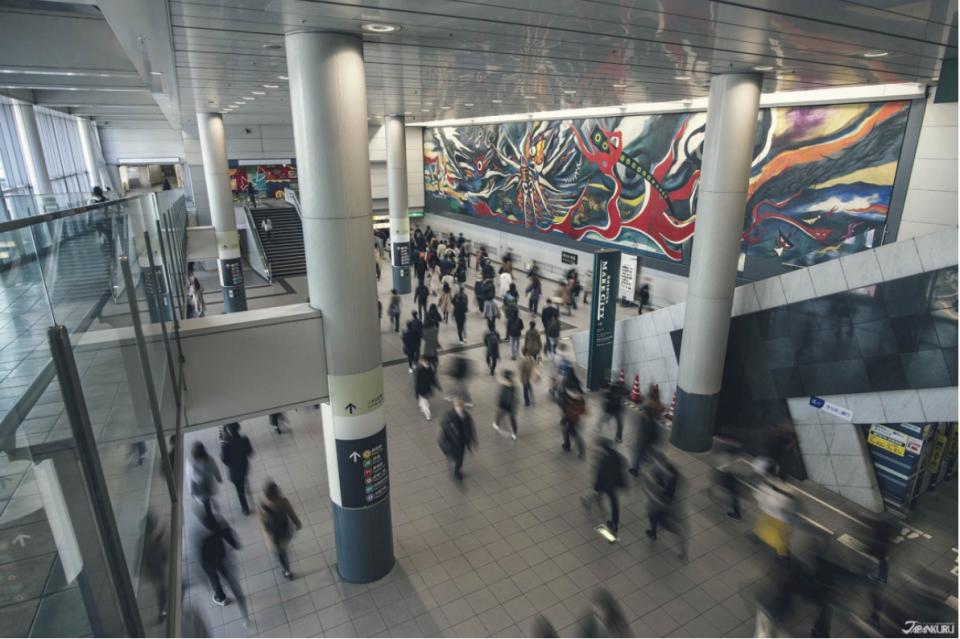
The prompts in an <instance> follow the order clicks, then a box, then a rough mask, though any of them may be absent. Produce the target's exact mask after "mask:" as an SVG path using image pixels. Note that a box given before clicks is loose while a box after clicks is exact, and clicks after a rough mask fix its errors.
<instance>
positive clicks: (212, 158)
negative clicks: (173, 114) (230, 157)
mask: <svg viewBox="0 0 960 639" xmlns="http://www.w3.org/2000/svg"><path fill="white" fill-rule="evenodd" d="M197 127H198V128H199V129H200V154H201V156H202V157H203V177H204V180H205V181H206V183H207V200H208V201H209V203H210V219H211V220H212V221H213V230H214V232H215V233H216V236H217V266H218V269H219V271H220V286H222V287H223V311H224V313H233V312H236V311H245V310H247V295H246V291H245V290H244V287H243V262H242V259H241V257H240V235H239V234H238V233H237V216H236V214H235V213H234V211H233V191H231V190H230V175H229V173H228V172H227V144H226V135H225V133H224V129H223V117H222V116H221V115H220V114H219V113H197Z"/></svg>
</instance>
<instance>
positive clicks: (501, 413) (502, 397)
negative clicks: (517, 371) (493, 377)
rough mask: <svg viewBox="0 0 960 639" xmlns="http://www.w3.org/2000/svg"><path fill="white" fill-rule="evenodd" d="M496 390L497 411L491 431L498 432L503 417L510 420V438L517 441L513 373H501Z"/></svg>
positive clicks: (515, 388)
mask: <svg viewBox="0 0 960 639" xmlns="http://www.w3.org/2000/svg"><path fill="white" fill-rule="evenodd" d="M499 381H500V383H499V385H498V390H497V411H496V415H495V416H494V418H493V429H494V430H495V431H497V432H500V424H501V423H502V421H503V418H504V417H509V418H510V427H511V429H512V433H511V437H512V438H513V440H514V441H516V440H517V385H516V384H514V382H513V373H512V372H511V371H503V374H501V375H500V380H499Z"/></svg>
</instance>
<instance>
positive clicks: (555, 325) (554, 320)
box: [543, 307, 560, 356]
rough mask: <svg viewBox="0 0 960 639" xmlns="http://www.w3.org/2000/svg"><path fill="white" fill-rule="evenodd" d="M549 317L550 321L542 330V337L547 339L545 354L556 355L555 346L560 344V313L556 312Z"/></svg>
mask: <svg viewBox="0 0 960 639" xmlns="http://www.w3.org/2000/svg"><path fill="white" fill-rule="evenodd" d="M554 310H555V313H554V314H551V315H550V321H549V322H548V323H547V325H546V328H544V329H543V330H544V335H545V336H546V338H547V354H553V355H554V356H556V354H557V345H558V344H559V343H560V317H559V316H560V312H559V311H556V309H555V307H554Z"/></svg>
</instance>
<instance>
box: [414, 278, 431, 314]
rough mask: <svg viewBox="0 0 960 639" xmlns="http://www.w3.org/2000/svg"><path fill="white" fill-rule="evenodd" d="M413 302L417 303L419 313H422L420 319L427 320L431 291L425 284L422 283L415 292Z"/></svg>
mask: <svg viewBox="0 0 960 639" xmlns="http://www.w3.org/2000/svg"><path fill="white" fill-rule="evenodd" d="M413 301H414V302H416V303H417V311H419V312H420V317H424V318H425V317H426V316H427V308H428V307H429V306H430V289H429V288H427V285H426V284H424V283H423V282H420V284H418V285H417V288H416V290H414V291H413Z"/></svg>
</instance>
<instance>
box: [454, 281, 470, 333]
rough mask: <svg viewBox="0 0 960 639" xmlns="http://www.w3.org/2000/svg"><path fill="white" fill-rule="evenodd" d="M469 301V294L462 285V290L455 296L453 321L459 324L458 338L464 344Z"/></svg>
mask: <svg viewBox="0 0 960 639" xmlns="http://www.w3.org/2000/svg"><path fill="white" fill-rule="evenodd" d="M468 304H469V302H468V300H467V294H466V293H465V292H464V291H463V287H462V286H461V287H460V290H459V291H457V293H456V295H454V296H453V321H454V322H456V324H457V339H459V340H460V343H461V344H463V343H464V340H465V338H466V337H467V328H466V326H467V306H468Z"/></svg>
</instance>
